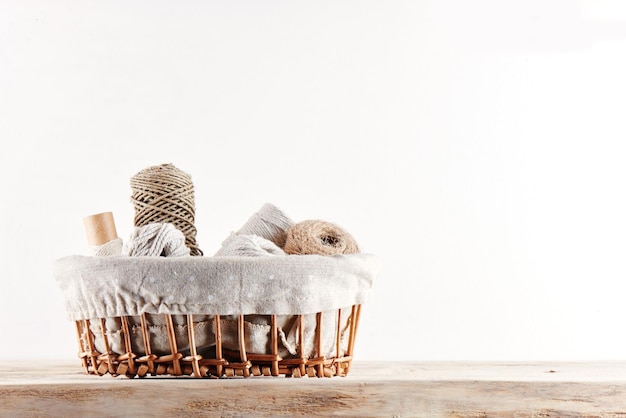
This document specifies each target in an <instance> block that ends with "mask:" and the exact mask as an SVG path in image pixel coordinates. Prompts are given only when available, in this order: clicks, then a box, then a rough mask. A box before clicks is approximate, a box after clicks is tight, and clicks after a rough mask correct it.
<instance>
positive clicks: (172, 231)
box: [123, 223, 189, 257]
mask: <svg viewBox="0 0 626 418" xmlns="http://www.w3.org/2000/svg"><path fill="white" fill-rule="evenodd" d="M123 254H124V255H128V256H134V257H138V256H150V257H160V256H162V257H182V256H186V255H189V248H187V246H186V245H185V235H183V233H182V232H181V231H180V230H179V229H178V228H176V227H175V226H174V225H172V224H161V223H152V224H147V225H144V226H137V227H135V229H134V231H133V233H132V235H131V237H130V239H129V240H128V241H127V242H126V244H125V245H124V250H123Z"/></svg>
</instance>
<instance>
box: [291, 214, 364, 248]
mask: <svg viewBox="0 0 626 418" xmlns="http://www.w3.org/2000/svg"><path fill="white" fill-rule="evenodd" d="M283 250H284V251H285V252H286V253H287V254H318V255H331V254H354V253H358V252H359V246H358V245H357V243H356V241H355V240H354V238H352V236H351V235H350V234H348V233H347V232H346V231H344V230H343V229H342V228H340V227H339V226H337V225H335V224H332V223H330V222H324V221H318V220H310V221H303V222H300V223H297V224H295V225H293V226H292V227H291V228H289V229H288V230H287V241H286V243H285V247H284V248H283Z"/></svg>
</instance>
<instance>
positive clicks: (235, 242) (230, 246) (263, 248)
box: [216, 235, 286, 257]
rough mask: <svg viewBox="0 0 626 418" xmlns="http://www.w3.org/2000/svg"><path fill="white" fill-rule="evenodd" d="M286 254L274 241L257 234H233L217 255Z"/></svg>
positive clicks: (262, 255)
mask: <svg viewBox="0 0 626 418" xmlns="http://www.w3.org/2000/svg"><path fill="white" fill-rule="evenodd" d="M277 255H286V254H285V252H284V251H283V250H282V249H281V248H280V247H279V246H278V245H276V244H274V243H273V242H272V241H270V240H268V239H265V238H261V237H259V236H257V235H232V236H231V239H230V240H227V243H226V244H225V245H224V247H223V248H222V249H221V251H220V254H219V255H216V257H226V256H243V257H264V256H277Z"/></svg>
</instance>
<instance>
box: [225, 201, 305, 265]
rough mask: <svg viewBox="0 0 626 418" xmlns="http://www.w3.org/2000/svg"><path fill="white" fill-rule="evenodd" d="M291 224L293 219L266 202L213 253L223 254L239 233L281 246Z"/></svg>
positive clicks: (283, 244)
mask: <svg viewBox="0 0 626 418" xmlns="http://www.w3.org/2000/svg"><path fill="white" fill-rule="evenodd" d="M293 224H294V223H293V221H292V220H291V219H289V217H288V216H287V215H286V214H285V213H284V212H283V211H282V210H280V209H279V208H277V207H276V206H274V205H273V204H271V203H266V204H264V205H263V206H262V207H261V209H259V210H258V211H257V212H256V213H254V214H253V215H252V216H251V217H250V218H249V219H248V221H247V222H246V223H245V224H244V225H243V226H242V227H241V228H240V229H239V230H238V231H237V232H235V233H233V234H231V235H230V236H229V237H228V238H226V240H224V242H223V243H222V248H220V249H219V250H218V251H217V252H216V253H215V255H216V256H221V255H224V251H226V248H228V247H229V246H230V245H231V244H230V243H231V241H232V240H233V239H234V238H235V237H237V236H239V235H256V236H259V237H261V238H265V239H266V240H268V241H271V242H273V243H274V244H276V246H277V247H279V248H283V247H284V246H285V241H286V239H287V234H286V231H287V229H288V228H289V227H291V226H292V225H293Z"/></svg>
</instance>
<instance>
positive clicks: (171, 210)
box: [130, 164, 202, 255]
mask: <svg viewBox="0 0 626 418" xmlns="http://www.w3.org/2000/svg"><path fill="white" fill-rule="evenodd" d="M130 185H131V188H132V192H133V193H132V196H131V199H132V202H133V204H134V206H135V226H138V227H140V226H144V225H147V224H150V223H172V224H174V226H175V227H176V228H178V229H179V230H180V231H181V232H182V233H183V234H184V235H185V245H186V246H187V247H188V248H189V251H190V254H191V255H202V251H201V250H200V248H199V247H198V244H197V243H196V232H197V231H196V227H195V226H194V219H195V198H194V188H193V183H192V181H191V176H189V174H187V173H185V172H184V171H182V170H179V169H178V168H176V167H174V165H172V164H162V165H158V166H153V167H148V168H146V169H144V170H141V171H140V172H139V173H137V174H135V175H134V176H133V177H132V178H131V180H130Z"/></svg>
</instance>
